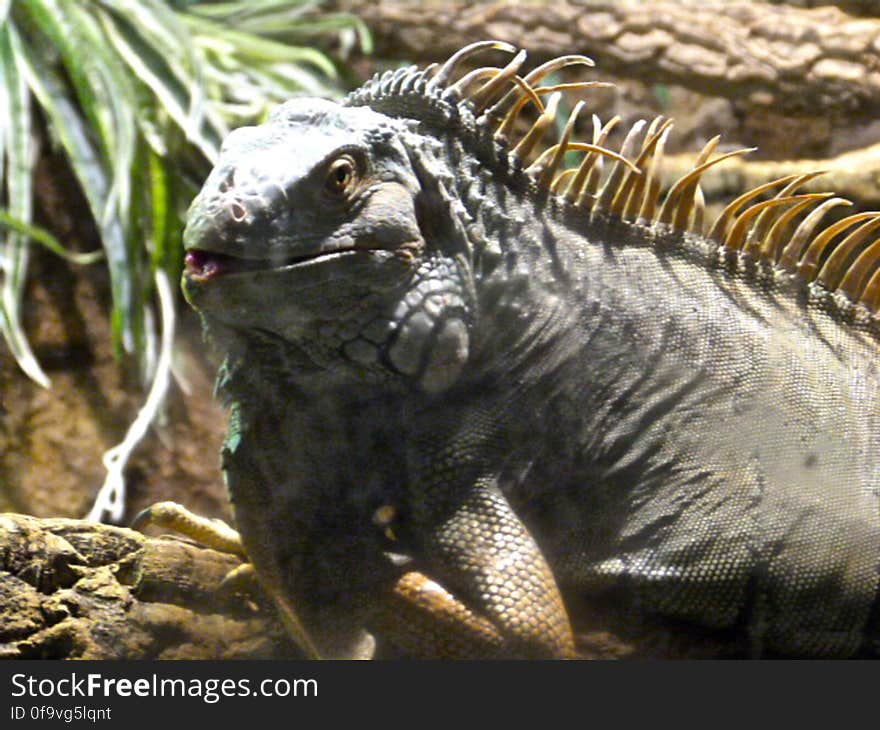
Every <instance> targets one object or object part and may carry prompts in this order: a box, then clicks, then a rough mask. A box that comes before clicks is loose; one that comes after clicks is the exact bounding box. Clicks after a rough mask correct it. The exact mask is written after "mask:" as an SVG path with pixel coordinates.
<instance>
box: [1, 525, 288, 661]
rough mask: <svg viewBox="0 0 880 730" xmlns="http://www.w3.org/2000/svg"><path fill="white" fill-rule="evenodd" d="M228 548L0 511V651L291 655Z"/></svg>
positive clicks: (89, 655) (62, 655) (23, 654)
mask: <svg viewBox="0 0 880 730" xmlns="http://www.w3.org/2000/svg"><path fill="white" fill-rule="evenodd" d="M237 565H240V561H239V560H238V558H236V557H234V556H232V555H226V554H222V553H218V552H216V551H214V550H209V549H207V548H202V547H199V546H196V545H193V544H191V543H189V542H185V541H183V540H180V539H176V538H169V537H146V536H145V535H142V534H141V533H138V532H134V531H133V530H129V529H125V528H120V527H110V526H107V525H101V524H96V523H89V522H84V521H81V520H70V519H61V518H58V519H37V518H35V517H29V516H24V515H18V514H12V513H6V514H0V658H2V659H283V658H298V657H299V656H300V655H299V654H298V653H297V650H296V648H295V647H294V645H293V643H292V642H291V640H290V639H289V638H288V637H287V635H286V633H285V630H284V627H283V625H282V624H281V622H280V621H279V620H278V618H277V616H276V613H275V610H274V608H273V607H272V604H271V602H270V601H269V600H268V598H266V597H265V595H263V594H262V592H261V591H260V590H259V588H258V587H257V586H255V585H247V586H242V585H237V586H236V587H235V588H227V587H225V586H221V582H222V581H223V579H224V577H225V576H226V575H227V574H228V573H229V571H230V570H232V569H233V568H235V567H236V566H237Z"/></svg>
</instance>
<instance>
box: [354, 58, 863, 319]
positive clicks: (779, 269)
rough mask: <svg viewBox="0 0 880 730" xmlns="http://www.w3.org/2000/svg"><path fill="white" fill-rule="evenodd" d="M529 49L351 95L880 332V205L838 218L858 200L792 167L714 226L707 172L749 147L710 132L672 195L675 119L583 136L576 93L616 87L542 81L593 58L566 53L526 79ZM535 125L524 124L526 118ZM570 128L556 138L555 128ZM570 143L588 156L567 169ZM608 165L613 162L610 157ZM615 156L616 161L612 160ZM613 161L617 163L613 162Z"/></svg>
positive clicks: (603, 128) (432, 69) (405, 74)
mask: <svg viewBox="0 0 880 730" xmlns="http://www.w3.org/2000/svg"><path fill="white" fill-rule="evenodd" d="M488 50H501V51H505V52H509V53H512V54H514V56H513V59H512V60H511V61H510V63H508V64H507V65H506V66H504V67H494V66H490V67H479V68H476V69H474V70H472V71H470V72H468V73H466V74H465V75H463V76H461V77H460V78H457V79H456V78H455V77H456V71H457V69H458V67H459V66H460V65H461V64H462V63H463V62H465V61H468V60H471V59H472V57H474V56H475V55H477V54H479V53H481V52H483V51H488ZM525 60H526V53H525V51H523V50H520V51H518V52H517V50H516V49H515V48H514V47H513V46H511V45H509V44H507V43H504V42H501V41H481V42H478V43H473V44H471V45H469V46H466V47H464V48H462V49H461V50H460V51H458V52H457V53H455V54H454V55H453V56H452V57H451V58H449V60H448V61H446V62H445V63H444V64H442V65H438V64H432V65H430V66H428V67H426V68H424V69H419V68H417V67H410V68H403V69H398V70H395V71H388V72H385V73H383V74H381V75H377V76H376V77H375V78H373V79H372V80H371V81H369V82H368V83H366V84H365V85H364V86H363V87H361V88H360V89H358V90H356V91H354V92H352V93H351V94H350V95H349V96H348V98H347V99H346V100H345V101H344V104H345V105H347V106H369V107H370V108H372V109H374V110H376V111H379V112H382V113H384V114H387V115H389V116H396V117H406V118H410V119H414V120H416V121H418V122H420V123H422V124H424V125H426V126H427V127H428V128H429V129H431V130H432V131H433V132H435V133H438V134H448V133H453V134H455V135H456V136H457V137H458V138H459V140H460V141H461V142H462V143H463V144H464V145H465V147H466V148H467V149H468V150H469V151H471V152H472V153H473V154H474V155H475V156H476V157H477V158H478V159H480V161H481V162H482V163H483V164H484V165H486V166H488V167H490V168H492V169H493V171H495V172H500V173H503V174H504V175H507V176H510V177H511V179H512V178H515V177H521V176H525V178H526V180H527V188H528V190H529V193H528V194H530V195H534V196H546V195H547V194H548V193H549V194H550V195H552V196H554V197H555V198H556V200H557V202H560V203H561V204H563V205H567V206H571V207H572V208H575V209H577V210H582V211H583V213H584V215H586V216H590V217H593V216H599V215H604V216H610V217H614V218H617V219H620V220H623V221H629V222H633V223H639V224H640V225H643V226H647V227H649V228H650V229H653V230H654V231H655V232H656V233H658V234H666V235H667V236H668V235H672V236H677V237H678V239H679V240H680V241H681V243H682V245H687V244H686V242H687V240H688V239H689V238H692V237H693V236H699V237H703V238H707V239H709V240H711V241H712V242H713V243H714V245H715V246H716V247H717V254H718V262H719V263H724V264H726V265H728V266H734V267H735V268H737V269H738V270H741V271H743V270H750V269H751V270H753V275H755V276H759V277H767V276H771V277H788V278H789V279H792V280H794V281H795V282H799V283H800V285H801V286H802V287H804V288H811V289H812V291H813V293H814V294H816V295H817V296H819V297H821V298H822V299H823V306H825V307H826V308H828V309H830V310H831V311H832V312H833V313H835V314H838V315H840V316H841V317H843V318H844V319H847V320H849V321H852V322H855V323H857V324H858V325H859V326H860V327H865V328H867V329H868V330H870V331H871V332H872V333H873V334H874V335H875V336H876V335H877V332H878V318H877V316H876V312H877V311H878V309H880V238H878V235H880V234H878V230H880V212H876V211H872V212H861V213H856V214H854V215H849V216H847V217H845V218H842V219H840V220H837V221H836V222H834V223H831V224H828V223H827V222H826V218H827V217H828V213H829V212H830V211H831V210H832V209H833V208H836V207H839V206H848V205H851V202H850V201H848V200H846V199H844V198H840V197H835V196H834V195H833V193H830V192H829V193H800V192H798V191H799V190H800V189H801V188H802V187H803V186H804V185H805V184H806V183H808V182H809V181H810V180H812V179H813V178H815V177H817V176H818V175H820V174H822V173H821V172H819V171H816V172H811V173H807V174H801V175H788V176H785V177H782V178H779V179H778V180H774V181H772V182H768V183H766V184H764V185H760V186H758V187H756V188H754V189H753V190H749V191H747V192H745V193H743V194H742V195H740V196H739V197H737V198H736V199H735V200H734V201H733V202H731V203H730V204H729V205H728V206H727V207H725V208H724V209H723V210H722V212H721V213H720V214H719V215H718V217H717V218H716V219H715V220H714V221H713V222H712V223H711V224H707V222H706V221H705V220H704V218H705V206H704V197H703V193H702V190H701V188H700V177H701V176H702V175H703V173H705V172H706V171H707V170H708V169H709V168H710V167H713V166H715V165H717V164H719V163H721V162H723V161H724V160H726V159H728V158H730V157H733V156H735V155H741V154H744V153H747V152H750V151H752V150H751V149H740V150H736V151H733V152H728V153H726V154H720V155H717V156H715V157H712V155H713V153H714V151H715V149H716V147H717V145H718V142H719V139H720V138H719V137H714V138H713V139H711V140H709V142H707V143H706V145H705V146H704V147H703V149H702V150H701V151H700V153H699V155H698V156H697V158H696V161H695V164H694V167H693V169H692V170H690V172H688V173H687V174H685V175H683V176H682V177H681V178H679V179H678V180H677V181H676V182H675V183H674V184H673V185H672V186H671V187H669V189H668V190H667V191H666V192H665V195H664V194H662V192H661V189H660V182H659V179H660V177H659V171H660V166H661V164H662V160H663V147H664V143H665V141H666V138H667V136H668V134H669V132H670V129H671V127H672V121H671V120H669V119H664V118H663V117H657V118H655V119H654V120H653V121H652V122H650V124H646V123H645V122H643V121H640V122H637V123H636V124H634V125H633V126H632V128H631V129H630V130H629V131H628V133H627V134H626V135H625V137H624V140H623V143H622V144H621V146H620V149H619V150H613V149H611V148H610V147H608V146H607V140H608V137H609V133H610V132H611V130H612V129H613V128H614V127H615V126H616V125H617V124H618V123H619V121H620V118H619V117H614V118H612V119H611V120H610V121H608V122H607V123H605V124H604V125H603V124H601V123H600V122H599V120H598V118H597V117H595V115H594V117H593V134H592V138H591V140H590V141H580V140H576V139H574V131H575V124H576V122H577V119H578V117H579V116H580V114H581V113H582V112H583V110H584V102H583V101H579V102H577V103H576V104H575V105H574V107H573V108H572V110H571V112H570V113H569V114H568V117H567V118H566V119H565V121H564V124H560V123H559V122H560V121H562V120H561V119H560V102H561V100H562V95H563V93H565V92H566V91H570V90H577V89H583V88H588V87H591V86H593V87H594V86H605V85H608V84H605V83H603V82H597V81H582V82H575V83H564V84H554V85H550V86H545V85H542V81H543V80H544V79H545V77H547V76H548V75H549V74H551V73H553V72H555V71H558V70H560V69H562V68H565V67H567V66H572V65H584V66H592V65H593V62H592V61H591V60H590V59H589V58H587V57H585V56H580V55H569V56H561V57H559V58H556V59H553V60H551V61H548V62H547V63H544V64H542V65H541V66H539V67H538V68H536V69H534V70H532V71H531V72H529V73H527V74H526V75H524V76H521V75H520V71H521V69H522V67H523V65H524V64H525ZM529 105H531V106H533V107H534V108H535V110H536V111H537V114H538V116H537V119H536V120H535V121H534V122H533V123H532V124H531V125H521V124H518V120H519V118H520V116H521V115H522V114H523V111H524V110H525V109H526V107H528V106H529ZM524 126H525V130H524V131H523V129H522V128H523V127H524ZM560 128H561V130H562V131H561V133H558V134H557V135H556V137H557V138H556V139H551V140H550V141H548V140H547V137H548V136H552V135H549V134H548V132H550V130H554V131H555V130H558V129H560ZM569 152H581V153H583V157H582V160H581V161H580V163H579V164H578V165H576V166H574V167H567V166H566V164H565V161H566V159H567V158H568V157H569V155H567V153H569ZM603 163H604V164H603ZM607 163H610V164H607ZM603 168H607V169H603Z"/></svg>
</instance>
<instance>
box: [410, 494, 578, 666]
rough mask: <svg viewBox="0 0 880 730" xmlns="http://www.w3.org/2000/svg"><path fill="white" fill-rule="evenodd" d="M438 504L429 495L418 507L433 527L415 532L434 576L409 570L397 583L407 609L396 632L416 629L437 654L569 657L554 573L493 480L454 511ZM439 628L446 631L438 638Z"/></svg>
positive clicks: (569, 639)
mask: <svg viewBox="0 0 880 730" xmlns="http://www.w3.org/2000/svg"><path fill="white" fill-rule="evenodd" d="M426 494H428V495H430V494H431V492H430V490H429V491H427V492H425V491H420V495H419V499H420V500H424V495H426ZM443 501H445V500H443V499H439V500H436V501H434V500H432V499H431V498H430V497H428V498H427V502H426V501H423V502H422V504H421V505H419V507H417V508H416V510H417V512H418V511H421V512H423V514H422V515H421V517H422V519H425V518H426V517H427V520H428V522H430V523H433V525H432V526H431V527H430V528H429V529H427V530H426V529H425V528H426V525H425V524H424V523H422V524H420V525H419V527H418V528H417V532H418V533H419V534H420V537H419V540H418V541H419V543H420V546H419V549H418V552H419V553H420V554H422V555H425V556H428V557H426V558H425V560H426V562H427V563H428V566H427V567H426V569H425V572H426V573H428V574H429V575H430V576H431V577H430V578H426V577H424V576H422V574H420V573H417V572H415V571H413V572H410V573H407V574H405V575H404V576H403V577H402V578H401V579H400V580H399V581H398V583H397V585H396V586H395V595H396V598H397V600H399V601H402V602H403V607H404V608H405V610H406V611H407V612H408V614H407V615H408V620H407V621H404V622H399V624H400V626H401V628H402V629H404V630H406V629H407V628H408V627H409V628H410V632H411V633H416V632H420V633H421V635H422V636H421V641H422V642H428V643H430V642H432V641H433V642H434V648H435V650H436V652H437V654H439V655H442V656H465V657H467V656H496V657H517V658H573V657H574V655H575V652H574V640H573V637H572V632H571V626H570V623H569V619H568V615H567V612H566V610H565V606H564V604H563V601H562V597H561V595H560V593H559V589H558V587H557V585H556V581H555V579H554V577H553V574H552V572H551V571H550V568H549V566H548V564H547V562H546V560H545V559H544V556H543V555H542V554H541V551H540V549H539V547H538V546H537V544H536V543H535V541H534V540H533V539H532V537H531V535H530V534H529V532H528V530H527V529H526V527H525V525H523V523H522V522H521V521H520V519H519V518H518V517H517V516H516V514H515V513H514V512H513V510H512V509H511V507H510V505H509V504H508V502H507V500H506V499H505V498H504V496H503V495H502V494H501V493H500V492H499V491H498V489H497V488H496V487H495V485H494V483H493V482H492V481H491V480H488V479H487V480H479V481H478V482H477V483H476V484H475V485H474V486H473V487H472V488H471V489H470V490H469V492H468V494H467V495H466V496H465V498H464V499H462V500H461V501H460V502H459V503H458V504H456V505H455V506H454V507H452V509H448V506H447V505H443V504H442V502H443ZM430 502H433V504H431V503H430ZM419 522H421V520H419ZM417 612H418V613H417ZM420 614H421V615H422V617H423V618H422V620H421V621H418V620H416V619H418V618H419V616H420ZM431 624H433V625H434V627H435V628H433V629H432V628H431ZM437 626H443V627H446V628H447V629H448V630H447V631H445V632H444V634H443V635H440V636H439V638H438V637H437V634H436V627H437ZM444 637H445V638H444ZM408 638H409V640H410V641H416V640H417V638H418V637H408ZM396 640H397V641H400V637H399V635H398V637H397V639H396Z"/></svg>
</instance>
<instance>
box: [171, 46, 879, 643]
mask: <svg viewBox="0 0 880 730" xmlns="http://www.w3.org/2000/svg"><path fill="white" fill-rule="evenodd" d="M488 49H500V50H505V51H510V52H513V51H514V50H515V49H512V48H511V47H509V46H508V45H507V44H503V43H498V42H485V43H477V44H474V45H471V46H468V47H467V48H464V49H463V50H462V51H461V52H459V53H458V54H456V55H455V56H454V57H453V58H451V59H450V60H449V61H448V62H447V63H446V64H444V65H442V66H439V67H438V66H437V65H436V64H435V65H433V66H431V67H428V68H427V69H423V70H419V69H416V68H408V69H402V70H398V71H395V72H389V73H386V74H384V75H382V76H380V77H377V78H376V79H374V80H372V81H370V82H368V83H367V84H366V85H365V86H364V87H363V88H361V89H360V90H358V91H355V92H353V93H352V94H351V95H349V97H348V98H347V99H345V100H344V101H343V102H342V103H341V104H336V103H332V102H329V101H323V100H315V99H297V100H293V101H290V102H288V103H286V104H284V105H282V106H281V107H279V108H278V109H277V110H276V111H275V112H274V113H273V114H272V115H271V117H270V118H269V120H268V122H267V123H265V124H264V125H261V126H259V127H251V128H244V129H240V130H237V131H235V132H233V133H232V135H230V137H229V138H228V140H227V141H226V142H225V144H224V146H223V150H222V152H221V156H220V160H219V162H218V164H217V166H216V168H215V170H214V171H213V172H212V174H211V176H210V178H209V179H208V181H207V182H206V183H205V186H204V189H203V190H202V192H201V193H200V194H199V196H198V197H197V199H196V200H195V202H194V203H193V205H192V208H191V210H190V213H189V219H188V225H187V230H186V234H185V244H186V248H187V251H188V253H187V257H186V270H185V273H184V289H185V292H186V295H187V298H188V300H189V301H190V302H191V303H192V304H193V306H195V307H196V309H198V311H199V312H200V313H201V315H202V317H203V319H204V322H205V326H206V331H207V333H208V336H209V338H210V340H211V341H212V342H213V343H214V345H215V346H216V347H217V348H218V349H219V350H220V351H221V352H222V353H223V354H224V356H225V359H224V362H223V365H222V367H221V371H220V375H219V379H218V390H219V392H220V393H221V394H222V396H223V397H224V398H225V400H226V402H227V404H228V405H229V408H230V413H231V423H230V430H229V435H228V438H227V442H226V444H225V447H224V451H223V468H224V472H225V475H226V478H227V483H228V487H229V491H230V495H231V499H232V501H233V505H234V508H235V515H236V521H237V524H238V528H239V530H240V532H241V535H242V539H243V542H244V545H245V548H246V550H247V552H248V554H249V556H250V558H251V559H252V561H253V563H254V565H255V566H256V568H257V571H258V573H260V574H261V575H262V576H263V578H264V581H265V582H266V584H267V585H269V586H270V587H271V588H272V590H273V591H274V592H275V594H276V595H277V596H279V598H280V600H282V602H287V604H289V606H290V607H292V608H293V610H295V611H296V613H297V614H298V615H299V617H300V618H301V619H302V621H303V622H304V624H305V626H306V628H307V629H308V631H309V633H310V634H311V636H312V639H313V640H314V643H315V645H316V646H317V649H318V650H319V651H320V652H322V653H324V654H329V655H349V654H351V653H355V652H356V651H357V650H358V647H361V646H363V644H362V639H363V635H362V631H363V629H364V628H366V630H367V631H369V632H371V633H372V634H373V635H375V637H376V638H377V639H378V641H379V643H380V645H381V644H382V643H383V642H388V643H391V644H393V645H396V646H398V647H403V650H404V651H410V650H411V651H412V652H413V653H416V654H429V655H430V654H436V655H441V656H457V655H471V654H483V655H496V656H566V655H570V654H571V652H572V639H571V633H570V629H569V626H568V620H567V616H566V612H565V608H564V606H563V603H562V600H561V598H560V590H561V592H562V593H563V594H568V593H572V594H574V593H582V594H589V593H596V592H601V591H604V590H607V589H609V588H613V589H615V590H617V591H620V592H621V595H623V596H625V597H626V599H627V600H628V601H630V602H631V603H632V605H633V606H635V607H637V608H638V609H639V610H643V611H645V612H648V613H654V614H663V615H669V616H672V617H675V618H680V619H686V620H689V621H694V622H697V623H699V624H702V625H705V626H708V627H714V628H724V629H729V628H737V629H740V630H742V631H743V632H744V633H745V635H746V636H747V638H748V642H749V645H750V646H751V647H752V649H753V650H755V651H757V652H761V651H768V652H776V653H784V654H796V655H800V654H818V655H847V654H852V653H855V652H857V651H859V650H861V649H864V648H865V647H866V646H869V645H870V642H871V640H872V638H873V637H874V635H873V634H872V631H874V630H875V629H876V627H875V626H874V625H873V618H872V616H873V613H872V612H873V607H874V604H875V602H876V596H877V588H878V568H880V510H878V507H880V501H878V500H880V496H878V490H880V375H878V372H877V365H876V361H877V359H876V355H877V334H878V331H877V323H876V319H875V318H874V315H873V312H874V311H876V309H877V308H878V305H880V269H878V262H880V242H875V236H874V235H873V234H874V233H875V232H876V230H877V229H878V228H880V216H878V214H876V213H863V214H857V215H853V216H850V217H848V218H844V219H843V220H842V221H840V222H839V223H835V224H832V225H825V226H824V228H822V227H820V225H819V224H820V223H821V219H822V218H823V217H824V216H825V214H826V213H827V212H828V210H829V209H830V208H832V207H835V206H837V205H841V204H843V203H845V202H846V201H842V200H840V199H838V198H834V197H831V196H830V195H818V194H800V193H798V189H799V188H800V187H801V186H802V185H803V184H804V183H805V182H806V181H807V179H808V178H809V177H810V176H800V177H794V176H791V177H789V178H784V179H782V180H779V181H777V182H776V183H775V184H773V185H767V186H762V188H760V189H758V190H756V191H752V192H750V193H748V194H746V195H744V196H742V197H740V198H739V199H737V200H736V201H734V203H732V204H731V205H730V206H728V208H727V209H726V210H725V211H724V212H723V213H722V214H721V215H720V217H719V218H718V219H717V221H716V222H715V223H714V224H713V225H712V226H711V227H706V228H708V230H706V232H704V226H703V222H702V210H703V208H702V196H701V193H700V190H699V177H700V174H701V173H702V172H703V171H704V170H705V169H706V168H708V167H709V166H710V165H712V164H715V163H716V162H718V161H720V160H722V159H724V157H726V155H722V156H719V157H716V158H715V159H712V160H710V157H711V155H712V153H713V152H714V149H715V146H716V144H717V139H716V140H712V141H711V142H710V143H709V144H708V145H707V146H706V147H705V149H704V150H703V152H702V153H701V155H700V157H699V160H698V163H697V166H696V167H695V169H694V170H693V172H692V173H690V174H689V175H687V176H685V177H684V178H682V179H681V180H680V181H679V182H678V183H676V184H675V185H674V186H673V187H672V188H671V189H670V190H669V191H668V193H666V194H665V196H661V195H660V194H659V192H658V190H659V184H658V182H657V179H658V178H657V169H656V168H657V165H659V163H660V160H661V157H662V147H663V143H664V140H665V138H666V135H667V133H668V129H669V123H668V122H666V121H664V120H662V119H658V120H655V121H654V122H653V123H651V124H650V125H644V124H641V123H640V124H637V125H635V127H634V128H633V129H632V130H630V132H629V134H628V135H627V136H626V140H625V141H624V143H623V145H622V147H621V148H620V150H619V152H618V151H612V150H610V149H607V147H606V146H605V145H606V138H607V136H608V133H609V130H610V128H611V127H612V126H613V125H614V123H615V122H616V121H617V120H612V121H611V122H610V123H609V124H606V125H605V126H601V125H599V124H598V123H596V124H594V133H593V138H592V140H591V141H590V142H589V143H585V142H575V141H574V140H573V131H574V128H575V121H576V118H577V117H578V114H579V113H580V112H581V111H582V107H583V104H582V103H579V104H577V105H576V106H575V107H574V109H573V111H572V112H571V114H570V115H569V116H568V118H567V123H566V124H565V125H564V131H563V132H562V133H561V135H560V137H559V139H558V141H556V142H555V143H550V144H548V143H546V142H545V141H544V140H543V138H544V137H545V135H546V134H547V132H548V129H549V128H551V127H554V126H555V123H556V120H557V116H558V115H559V111H558V109H559V99H560V95H559V90H558V89H555V88H553V87H546V86H542V85H541V84H542V80H543V79H544V78H545V77H546V76H547V75H548V74H549V73H551V72H552V71H555V70H558V69H559V68H562V67H563V66H568V65H571V64H584V63H587V62H588V59H584V58H583V57H580V56H565V57H561V58H559V59H556V60H555V61H552V62H549V63H547V64H544V65H543V66H541V67H539V68H538V69H535V70H533V71H532V72H531V73H529V74H526V75H524V76H521V75H520V69H521V67H522V66H523V63H524V61H525V54H524V53H522V52H520V53H518V54H516V55H515V56H514V58H513V60H512V61H511V62H510V63H509V64H508V65H506V66H503V67H498V68H495V67H487V68H483V67H481V68H477V69H476V70H474V71H471V72H469V73H467V74H466V75H464V76H462V77H461V78H459V79H458V80H455V79H454V77H455V76H456V75H457V74H456V70H457V68H458V67H459V66H460V64H461V62H462V61H464V60H466V59H468V60H469V59H470V58H471V57H472V56H474V54H477V53H480V52H484V51H486V50H488ZM529 106H531V107H534V108H536V109H537V111H538V118H537V121H535V122H534V123H533V124H532V125H531V126H530V127H528V128H527V129H526V131H524V132H520V131H517V130H518V129H519V127H518V126H517V120H518V118H519V117H520V116H522V115H523V114H525V112H524V109H525V108H526V107H529ZM572 150H574V151H579V152H581V153H583V154H582V162H580V164H579V165H578V166H577V167H575V168H572V169H566V168H564V166H563V158H564V154H565V153H567V152H571V151H572ZM734 154H738V153H734ZM603 163H604V165H605V172H602V170H601V168H602V164H603ZM761 196H763V197H764V198H765V199H764V200H763V201H762V202H756V201H758V200H759V199H761ZM557 586H558V587H557Z"/></svg>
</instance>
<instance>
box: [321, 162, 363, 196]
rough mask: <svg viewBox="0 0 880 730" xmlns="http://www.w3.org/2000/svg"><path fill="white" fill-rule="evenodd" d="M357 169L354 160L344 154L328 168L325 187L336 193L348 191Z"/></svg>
mask: <svg viewBox="0 0 880 730" xmlns="http://www.w3.org/2000/svg"><path fill="white" fill-rule="evenodd" d="M356 174H357V173H356V169H355V163H354V160H353V159H352V158H351V157H349V156H348V155H344V156H342V157H340V158H338V159H336V160H333V162H332V163H331V164H330V167H329V168H328V169H327V180H326V182H325V187H326V188H327V190H328V191H329V192H331V193H333V194H334V195H341V194H343V193H345V192H347V191H348V189H349V187H351V185H352V183H354V181H355V177H356Z"/></svg>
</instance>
